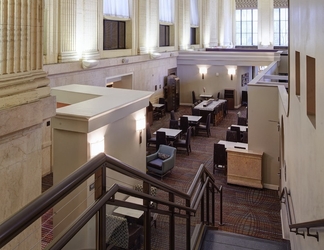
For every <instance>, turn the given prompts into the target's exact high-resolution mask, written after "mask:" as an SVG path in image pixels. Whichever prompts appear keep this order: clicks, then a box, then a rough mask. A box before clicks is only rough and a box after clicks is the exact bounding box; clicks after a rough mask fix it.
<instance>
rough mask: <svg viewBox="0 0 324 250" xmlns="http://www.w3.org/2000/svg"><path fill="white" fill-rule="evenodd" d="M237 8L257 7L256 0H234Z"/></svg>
mask: <svg viewBox="0 0 324 250" xmlns="http://www.w3.org/2000/svg"><path fill="white" fill-rule="evenodd" d="M235 5H236V9H237V10H243V9H257V8H258V0H235Z"/></svg>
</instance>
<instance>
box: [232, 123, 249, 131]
mask: <svg viewBox="0 0 324 250" xmlns="http://www.w3.org/2000/svg"><path fill="white" fill-rule="evenodd" d="M231 126H233V127H239V128H240V131H241V132H246V130H247V128H248V126H242V125H235V124H233V125H231ZM228 129H231V127H228Z"/></svg>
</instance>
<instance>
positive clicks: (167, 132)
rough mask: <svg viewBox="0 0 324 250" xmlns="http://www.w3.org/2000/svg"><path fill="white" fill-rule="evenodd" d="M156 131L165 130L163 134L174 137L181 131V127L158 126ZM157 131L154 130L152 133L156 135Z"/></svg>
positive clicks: (170, 137) (169, 137)
mask: <svg viewBox="0 0 324 250" xmlns="http://www.w3.org/2000/svg"><path fill="white" fill-rule="evenodd" d="M157 131H160V132H165V135H166V137H167V138H168V139H176V138H177V137H178V136H179V135H180V133H181V132H182V130H181V129H173V128H159V129H158V130H157ZM157 131H155V132H154V133H153V134H154V135H156V132H157Z"/></svg>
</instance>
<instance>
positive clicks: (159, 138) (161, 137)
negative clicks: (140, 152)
mask: <svg viewBox="0 0 324 250" xmlns="http://www.w3.org/2000/svg"><path fill="white" fill-rule="evenodd" d="M161 144H162V145H168V141H167V137H166V134H165V132H162V131H157V132H156V150H159V148H160V145H161Z"/></svg>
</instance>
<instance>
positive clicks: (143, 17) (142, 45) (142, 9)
mask: <svg viewBox="0 0 324 250" xmlns="http://www.w3.org/2000/svg"><path fill="white" fill-rule="evenodd" d="M149 6H150V2H149V1H148V0H139V8H138V23H139V24H138V29H137V32H136V33H137V35H138V41H139V48H138V54H140V55H142V54H146V53H148V47H147V46H148V44H147V40H148V39H149V30H150V16H149V11H150V9H149Z"/></svg>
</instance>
